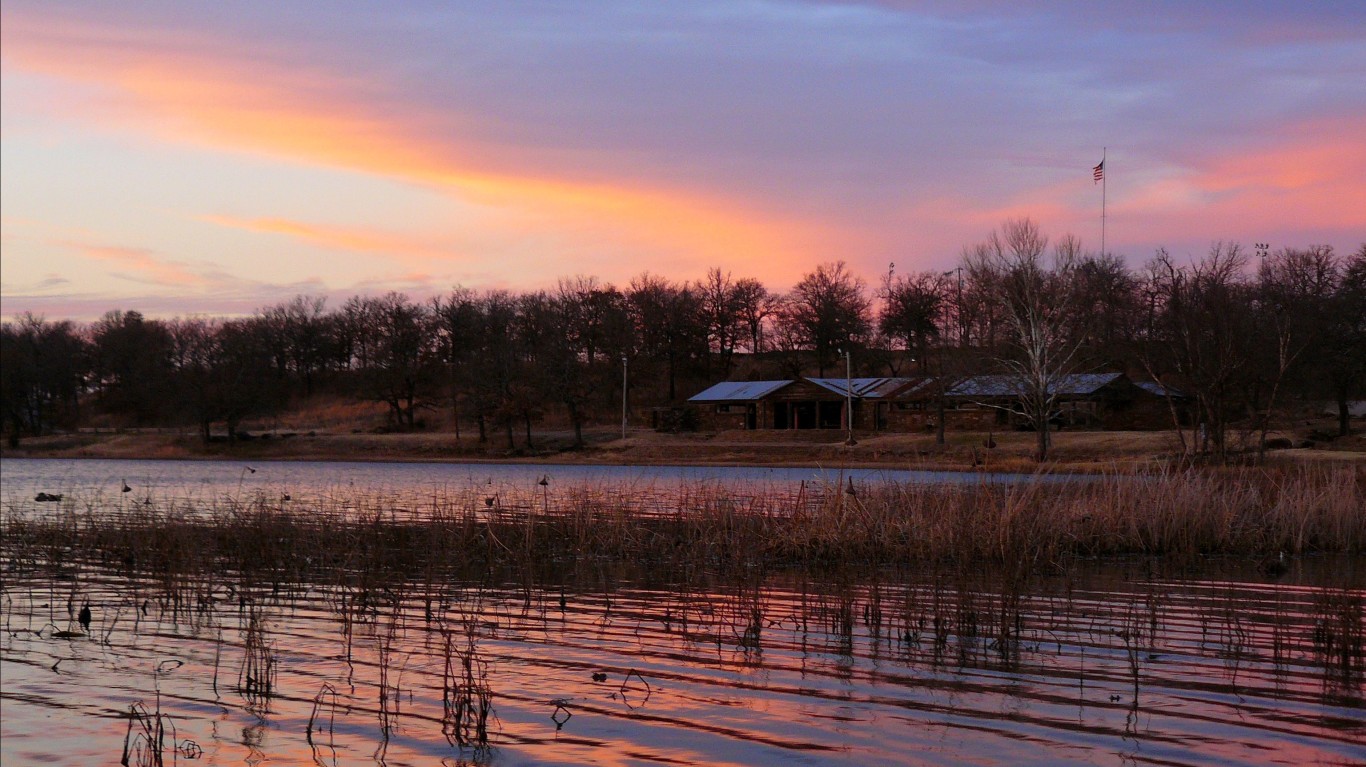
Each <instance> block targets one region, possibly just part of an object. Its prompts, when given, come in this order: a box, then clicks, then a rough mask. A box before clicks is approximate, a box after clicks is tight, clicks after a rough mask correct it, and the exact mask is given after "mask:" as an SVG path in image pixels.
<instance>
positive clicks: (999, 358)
mask: <svg viewBox="0 0 1366 767" xmlns="http://www.w3.org/2000/svg"><path fill="white" fill-rule="evenodd" d="M845 353H848V354H849V357H850V359H851V360H852V362H853V364H854V366H855V370H856V374H859V375H890V376H897V375H902V376H904V375H928V376H933V377H935V378H937V379H939V380H948V379H950V378H951V377H952V376H954V375H965V374H969V373H986V372H1009V373H1013V374H1015V375H1017V376H1019V377H1020V379H1021V380H1024V381H1027V382H1029V383H1028V384H1027V385H1026V387H1025V392H1026V396H1025V397H1024V399H1025V401H1026V407H1027V409H1032V410H1033V411H1034V413H1035V416H1037V417H1038V418H1043V419H1046V418H1047V413H1048V410H1049V408H1050V407H1051V402H1050V391H1051V389H1050V386H1051V385H1052V383H1053V382H1056V380H1058V378H1059V377H1060V376H1062V375H1066V374H1068V373H1072V372H1090V371H1103V370H1113V371H1125V372H1131V373H1135V374H1137V375H1140V376H1141V377H1144V378H1150V379H1152V380H1155V381H1161V382H1163V383H1165V384H1167V385H1169V386H1173V387H1178V388H1180V389H1181V390H1182V391H1183V392H1185V393H1187V394H1188V395H1189V396H1190V397H1191V399H1192V400H1193V401H1194V402H1195V403H1196V405H1197V408H1196V409H1197V412H1198V414H1199V419H1200V421H1201V423H1202V424H1204V425H1205V427H1206V429H1205V430H1204V433H1205V434H1206V435H1212V436H1208V437H1207V438H1209V439H1212V440H1213V444H1214V447H1215V448H1216V449H1222V445H1223V441H1222V435H1223V434H1224V432H1225V430H1226V429H1227V428H1228V426H1229V424H1231V423H1233V422H1235V421H1241V422H1244V423H1246V422H1249V421H1250V422H1253V423H1260V424H1261V426H1262V428H1266V424H1267V423H1268V422H1269V420H1270V418H1271V415H1272V411H1273V409H1274V408H1275V407H1277V406H1278V405H1281V404H1284V403H1287V402H1290V401H1292V400H1329V401H1334V402H1337V403H1338V406H1339V413H1340V416H1339V418H1340V422H1339V428H1340V430H1341V432H1342V433H1347V431H1348V429H1349V428H1350V423H1349V420H1348V416H1347V407H1348V403H1349V402H1350V401H1352V400H1354V399H1356V398H1360V397H1363V396H1366V395H1364V394H1363V384H1364V383H1366V375H1364V374H1366V245H1363V246H1362V247H1361V248H1360V249H1359V250H1358V251H1356V252H1355V253H1353V254H1350V255H1348V256H1341V255H1339V254H1337V253H1335V252H1334V251H1333V249H1332V248H1331V247H1326V246H1313V247H1308V248H1285V249H1281V250H1277V251H1275V252H1270V251H1261V250H1258V251H1253V252H1249V251H1248V250H1246V249H1245V248H1243V247H1242V246H1240V245H1237V244H1229V243H1217V244H1215V245H1213V246H1212V247H1211V248H1210V250H1209V252H1208V253H1207V254H1205V255H1204V256H1203V257H1200V258H1197V259H1194V260H1192V261H1191V262H1189V263H1180V262H1178V261H1177V260H1176V259H1174V258H1173V257H1171V256H1170V255H1169V254H1168V253H1166V252H1164V251H1159V252H1158V253H1157V254H1156V255H1155V256H1154V257H1153V258H1152V259H1150V260H1149V261H1148V262H1147V263H1146V264H1145V265H1144V266H1143V267H1141V268H1139V269H1132V268H1130V267H1129V266H1127V265H1126V262H1125V261H1124V260H1123V259H1121V258H1120V257H1118V256H1115V255H1113V254H1097V253H1092V252H1086V251H1084V250H1083V249H1082V248H1081V246H1080V243H1079V242H1078V241H1077V240H1076V239H1075V238H1073V237H1070V236H1064V237H1061V238H1059V239H1057V240H1055V241H1050V239H1049V238H1048V237H1047V236H1046V235H1045V234H1044V233H1043V232H1042V231H1041V230H1040V229H1039V227H1038V226H1037V225H1036V224H1034V223H1033V222H1032V221H1030V220H1028V219H1020V220H1014V221H1008V222H1006V223H1005V224H1003V225H1002V226H1001V228H1000V229H999V230H997V231H996V232H993V233H991V234H990V235H989V236H988V237H987V238H986V239H984V240H983V241H982V242H979V243H974V244H971V245H969V246H967V247H965V248H964V249H963V253H962V257H961V259H960V261H959V263H958V265H957V266H956V267H955V268H954V269H952V270H949V271H921V272H912V273H901V274H898V273H897V272H896V271H895V267H894V265H893V266H889V268H888V271H887V273H886V274H885V275H883V276H882V277H881V278H880V279H879V280H878V281H877V284H874V285H871V286H870V285H869V284H868V283H866V282H865V281H864V280H863V279H861V278H859V277H858V276H856V275H854V274H853V273H852V272H851V271H850V270H849V268H848V267H847V265H846V264H845V263H844V262H842V261H836V262H831V263H825V264H820V265H818V266H816V267H815V268H814V269H813V270H812V271H810V272H809V273H806V274H804V275H802V278H801V280H800V281H799V282H798V283H797V284H796V286H795V287H794V288H793V289H792V290H791V291H788V292H786V293H778V292H775V291H771V290H769V289H768V288H766V287H765V286H764V285H763V284H762V283H761V282H760V281H759V280H758V279H755V278H752V277H735V276H734V275H733V274H732V273H730V272H727V271H725V270H722V269H720V268H714V269H711V270H710V271H708V273H707V274H706V276H705V277H703V278H701V279H699V280H696V281H675V280H670V279H667V278H664V277H660V276H657V275H652V274H649V273H643V274H641V275H640V276H638V277H636V278H634V279H632V280H631V281H630V282H629V283H628V284H627V285H625V286H623V287H617V286H614V285H611V284H607V283H603V282H599V281H598V280H597V279H595V278H592V277H574V278H566V279H561V280H560V281H559V282H558V284H557V285H556V287H555V288H553V289H550V290H537V291H530V292H523V293H515V292H510V291H505V290H483V291H475V290H470V289H467V288H461V287H457V288H455V289H453V290H451V291H450V292H449V293H447V294H445V295H442V296H439V297H436V298H433V299H430V300H426V301H419V300H414V299H412V298H410V297H408V296H406V295H403V294H400V293H389V294H386V295H382V296H355V297H352V298H350V299H348V300H347V301H346V302H344V303H343V304H341V305H340V306H337V307H335V308H329V307H328V306H327V305H326V302H325V301H324V299H322V298H317V297H308V296H298V297H296V298H294V299H293V300H290V301H286V302H284V303H280V304H278V305H275V306H270V307H265V308H262V309H260V310H258V311H257V312H255V313H254V314H253V315H251V316H249V317H240V318H217V317H202V316H187V317H175V318H172V319H153V318H148V317H145V316H144V315H142V314H141V313H139V312H137V311H133V310H113V311H110V312H108V313H107V314H105V315H104V316H103V317H101V318H100V319H99V320H97V321H94V322H91V323H86V324H81V323H76V322H72V321H69V320H48V319H45V318H42V317H36V316H33V315H29V314H25V315H21V316H19V317H16V318H14V319H13V320H12V321H6V322H4V323H3V326H2V327H0V378H2V379H3V380H0V399H2V400H3V401H2V402H0V408H2V409H3V414H2V416H3V427H4V429H5V432H6V435H7V437H8V439H9V440H10V441H11V443H12V444H13V443H15V442H16V441H17V440H18V439H19V438H20V437H21V436H27V435H41V434H47V433H51V432H53V431H57V430H63V429H72V428H76V427H79V426H81V425H83V424H87V423H90V422H91V420H92V419H94V418H96V417H100V418H103V419H105V420H113V421H114V422H116V423H120V424H124V425H129V426H167V425H178V426H183V425H189V424H193V425H194V426H195V427H196V428H197V429H198V430H199V431H200V433H201V434H202V435H203V437H204V439H206V440H208V439H210V437H211V436H212V429H213V428H214V426H215V425H217V424H221V425H223V426H224V427H225V429H226V432H227V435H228V437H229V438H232V437H233V436H234V435H236V434H237V433H239V431H240V429H241V425H242V423H243V422H244V421H246V420H248V419H253V418H264V417H269V416H271V415H274V414H277V413H279V412H281V411H283V410H285V409H288V408H289V407H291V405H292V404H296V403H298V402H301V401H303V400H306V399H308V398H311V397H313V396H315V395H319V394H326V395H331V396H342V397H348V398H354V399H357V400H367V401H373V402H379V403H384V404H385V405H386V406H387V411H388V413H389V421H390V423H391V425H392V426H393V427H394V428H403V429H416V428H420V427H421V426H422V423H423V421H424V420H425V417H426V414H427V413H429V412H431V411H433V410H437V409H441V410H445V411H446V412H448V413H449V414H450V421H451V422H452V423H454V424H455V429H456V431H457V433H458V432H459V431H460V429H461V428H462V426H463V428H465V429H473V430H477V433H478V438H479V439H480V440H481V441H486V440H491V439H494V438H499V439H501V440H504V441H506V443H507V445H508V447H509V448H510V449H511V448H513V447H514V446H515V445H516V444H517V442H518V441H519V440H520V441H521V442H522V443H523V444H525V445H527V446H531V447H534V445H533V444H532V443H533V440H534V436H533V425H535V424H537V423H540V422H543V421H546V420H547V419H552V420H554V422H555V423H558V424H562V425H564V426H567V427H568V428H571V429H572V430H573V432H574V435H575V441H576V442H577V443H580V444H581V443H582V440H583V436H582V435H583V428H584V427H585V426H587V425H591V424H594V423H610V422H613V421H614V419H615V418H616V417H617V416H618V415H619V413H620V403H621V401H622V396H623V391H622V386H623V368H624V367H625V368H626V369H627V370H629V375H627V376H626V380H625V385H626V386H627V387H629V392H628V395H629V398H630V401H631V404H632V407H633V409H634V410H636V411H640V410H642V409H644V408H654V407H658V408H661V409H664V410H665V411H666V412H667V409H668V408H670V407H672V406H677V405H679V404H680V403H682V401H684V400H686V398H687V397H688V396H690V395H691V394H694V393H695V392H696V391H698V390H700V389H701V388H702V387H704V386H706V385H708V384H710V383H714V382H715V381H717V380H722V379H726V378H729V377H733V376H742V377H746V378H754V379H762V378H793V377H798V376H801V375H804V374H811V373H815V374H817V375H827V374H836V373H838V374H843V373H844V365H843V361H844V358H843V355H844V354H845ZM1030 395H1032V399H1031V396H1030ZM667 420H668V419H666V422H667ZM941 423H942V419H941ZM1041 432H1042V433H1043V436H1042V437H1041V443H1040V450H1041V454H1042V453H1043V452H1044V451H1046V448H1047V442H1046V441H1047V436H1046V434H1047V429H1042V430H1041Z"/></svg>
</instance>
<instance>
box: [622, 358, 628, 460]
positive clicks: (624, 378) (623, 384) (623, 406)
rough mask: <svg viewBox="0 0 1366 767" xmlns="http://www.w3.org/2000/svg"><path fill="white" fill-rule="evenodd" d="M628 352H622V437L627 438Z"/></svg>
mask: <svg viewBox="0 0 1366 767" xmlns="http://www.w3.org/2000/svg"><path fill="white" fill-rule="evenodd" d="M626 365H627V363H626V352H622V353H621V438H622V439H626Z"/></svg>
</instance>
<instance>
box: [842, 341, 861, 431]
mask: <svg viewBox="0 0 1366 767" xmlns="http://www.w3.org/2000/svg"><path fill="white" fill-rule="evenodd" d="M844 425H845V426H846V427H847V428H848V433H849V437H848V439H846V440H844V444H846V445H849V446H850V447H853V446H854V445H857V444H858V442H856V441H855V440H854V362H853V358H852V356H851V352H850V351H849V350H848V349H845V350H844Z"/></svg>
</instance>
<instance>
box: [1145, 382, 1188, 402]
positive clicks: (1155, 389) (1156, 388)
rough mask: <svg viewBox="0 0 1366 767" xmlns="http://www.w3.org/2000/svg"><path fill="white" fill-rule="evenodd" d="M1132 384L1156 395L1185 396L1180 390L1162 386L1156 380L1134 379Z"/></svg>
mask: <svg viewBox="0 0 1366 767" xmlns="http://www.w3.org/2000/svg"><path fill="white" fill-rule="evenodd" d="M1134 386H1137V387H1138V388H1140V389H1142V390H1143V391H1145V392H1148V393H1149V394H1152V395H1155V396H1158V397H1166V396H1172V397H1177V398H1181V397H1184V396H1186V395H1185V393H1184V392H1182V391H1181V390H1180V389H1173V388H1172V387H1170V386H1163V385H1162V384H1160V383H1158V382H1156V381H1134Z"/></svg>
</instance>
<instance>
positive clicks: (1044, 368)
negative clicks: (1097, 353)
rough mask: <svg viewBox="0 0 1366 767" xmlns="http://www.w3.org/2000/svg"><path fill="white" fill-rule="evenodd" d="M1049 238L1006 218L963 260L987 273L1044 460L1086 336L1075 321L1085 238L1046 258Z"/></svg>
mask: <svg viewBox="0 0 1366 767" xmlns="http://www.w3.org/2000/svg"><path fill="white" fill-rule="evenodd" d="M1047 247H1048V238H1047V237H1046V236H1045V235H1044V234H1043V233H1042V232H1041V231H1040V230H1039V228H1038V226H1037V225H1036V224H1035V223H1034V222H1033V221H1031V220H1029V219H1028V218H1024V219H1016V220H1012V221H1007V222H1006V223H1005V224H1003V225H1002V226H1001V229H1000V231H999V232H993V233H992V234H991V236H990V237H988V238H987V240H986V242H985V243H982V244H981V245H978V246H976V247H974V248H972V249H970V250H969V251H968V252H967V253H966V254H965V258H966V260H967V262H968V266H969V269H970V271H972V272H974V273H976V274H981V275H983V276H984V277H989V278H990V279H989V281H986V280H984V281H986V282H987V283H988V284H992V285H994V286H995V299H996V301H997V303H998V304H999V306H1000V307H1001V311H1002V314H1003V316H1004V320H1005V329H1006V333H1005V335H1006V338H1005V344H1004V348H1003V350H1002V351H1003V352H1004V353H1003V354H1001V355H1000V356H998V358H997V361H998V363H999V364H1000V365H1001V366H1002V367H1004V368H1005V369H1006V370H1008V371H1010V373H1011V375H1012V377H1013V378H1014V379H1015V380H1016V381H1017V382H1018V391H1017V392H1016V393H1017V394H1018V396H1019V399H1020V403H1021V408H1022V410H1023V413H1022V415H1023V416H1024V418H1025V420H1026V421H1027V422H1028V423H1029V424H1030V426H1032V427H1033V428H1034V429H1035V431H1036V432H1037V433H1038V443H1037V445H1038V451H1037V455H1038V459H1039V460H1040V461H1043V460H1046V459H1047V458H1048V449H1049V446H1050V442H1051V440H1050V433H1049V422H1050V420H1051V419H1052V416H1053V413H1054V411H1055V410H1056V408H1057V400H1058V397H1059V396H1060V394H1061V386H1062V383H1063V381H1064V379H1066V378H1067V376H1069V375H1071V374H1072V373H1074V372H1075V367H1076V364H1077V361H1078V351H1079V349H1080V348H1081V340H1080V338H1081V337H1080V334H1079V333H1078V332H1077V328H1076V327H1075V326H1074V325H1075V319H1076V303H1077V298H1076V284H1077V278H1076V277H1077V264H1078V261H1079V259H1080V257H1081V245H1080V242H1079V241H1078V240H1077V239H1076V238H1074V237H1071V236H1067V237H1064V238H1062V239H1061V240H1059V241H1058V243H1057V244H1056V245H1055V246H1054V248H1053V256H1052V262H1051V263H1047V262H1046V261H1045V252H1046V250H1047Z"/></svg>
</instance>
